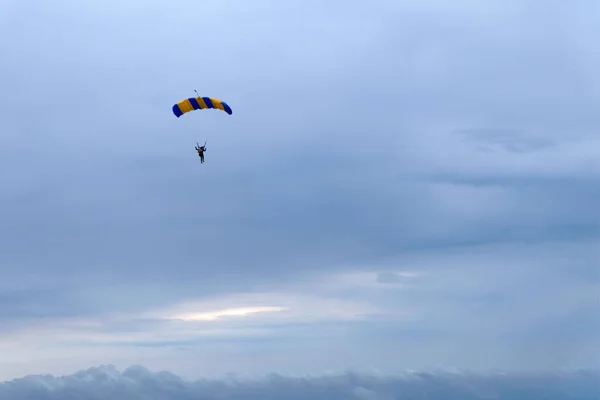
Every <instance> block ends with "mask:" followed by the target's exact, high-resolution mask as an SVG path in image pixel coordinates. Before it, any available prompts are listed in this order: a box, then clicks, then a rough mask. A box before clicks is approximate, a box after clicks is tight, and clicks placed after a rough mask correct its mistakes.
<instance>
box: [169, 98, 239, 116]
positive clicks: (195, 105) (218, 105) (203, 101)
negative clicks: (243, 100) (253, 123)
mask: <svg viewBox="0 0 600 400" xmlns="http://www.w3.org/2000/svg"><path fill="white" fill-rule="evenodd" d="M205 108H215V109H219V110H222V111H225V112H226V113H227V114H229V115H231V114H232V113H233V111H231V108H230V107H229V106H228V105H227V103H225V102H224V101H221V100H218V99H214V98H212V97H195V98H194V97H190V98H188V99H185V100H181V101H180V102H179V103H177V104H175V105H173V114H175V116H176V117H177V118H179V117H181V116H182V115H183V114H185V113H187V112H190V111H193V110H202V109H205Z"/></svg>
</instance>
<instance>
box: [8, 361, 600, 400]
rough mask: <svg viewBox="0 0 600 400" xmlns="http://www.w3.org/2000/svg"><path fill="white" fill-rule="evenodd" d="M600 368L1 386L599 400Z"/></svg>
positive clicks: (360, 398)
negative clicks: (524, 371)
mask: <svg viewBox="0 0 600 400" xmlns="http://www.w3.org/2000/svg"><path fill="white" fill-rule="evenodd" d="M599 380H600V373H598V372H595V371H573V372H563V373H555V374H544V373H540V374H533V375H511V374H503V373H491V374H471V373H462V372H406V373H403V374H398V375H381V374H372V373H371V374H359V373H345V374H340V375H326V376H320V377H319V376H303V377H289V376H283V375H278V374H271V375H269V376H267V377H266V378H260V379H256V378H254V379H248V378H241V379H240V378H236V377H233V376H232V377H230V378H228V379H226V380H199V381H194V382H191V381H185V380H183V379H181V378H179V377H177V376H176V375H173V374H171V373H169V372H159V373H154V372H151V371H149V370H148V369H146V368H144V367H141V366H132V367H129V368H127V369H126V370H124V371H123V372H122V373H121V372H119V371H118V370H116V369H115V368H114V366H111V365H107V366H101V367H96V368H90V369H87V370H84V371H79V372H77V373H76V374H73V375H70V376H64V377H54V376H50V375H43V376H28V377H25V378H22V379H18V380H14V381H11V382H6V383H1V384H0V398H1V399H11V400H25V399H28V400H54V399H63V400H78V399H94V400H108V399H111V400H121V399H122V400H125V399H127V400H136V399H148V398H152V399H156V400H175V399H180V400H188V399H189V400H192V399H222V400H238V399H239V400H241V399H254V398H261V399H265V400H270V399H273V400H274V399H282V398H286V399H311V400H312V399H340V400H341V399H348V400H351V399H355V400H391V399H398V398H401V399H406V400H411V399H434V400H437V399H439V400H442V399H464V400H476V399H477V400H489V399H498V400H499V399H511V400H521V399H523V400H525V399H528V400H531V399H548V400H550V399H557V400H558V399H561V400H592V399H597V398H598V396H599V395H600V388H599V386H598V382H599Z"/></svg>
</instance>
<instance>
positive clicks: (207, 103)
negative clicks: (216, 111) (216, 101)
mask: <svg viewBox="0 0 600 400" xmlns="http://www.w3.org/2000/svg"><path fill="white" fill-rule="evenodd" d="M202 100H204V102H205V103H206V106H207V107H208V108H215V107H214V106H213V103H212V101H210V97H203V98H202Z"/></svg>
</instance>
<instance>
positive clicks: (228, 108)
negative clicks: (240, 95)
mask: <svg viewBox="0 0 600 400" xmlns="http://www.w3.org/2000/svg"><path fill="white" fill-rule="evenodd" d="M221 105H222V106H223V110H224V111H225V112H226V113H227V114H229V115H231V114H232V113H233V111H231V108H230V107H229V106H228V105H227V103H225V102H224V101H222V102H221Z"/></svg>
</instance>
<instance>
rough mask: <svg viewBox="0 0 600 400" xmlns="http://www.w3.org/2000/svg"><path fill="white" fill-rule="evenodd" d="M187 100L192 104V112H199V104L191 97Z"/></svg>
mask: <svg viewBox="0 0 600 400" xmlns="http://www.w3.org/2000/svg"><path fill="white" fill-rule="evenodd" d="M188 100H189V101H190V103H191V104H192V107H194V110H199V109H200V104H198V100H196V99H195V98H193V97H190V98H189V99H188Z"/></svg>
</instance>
